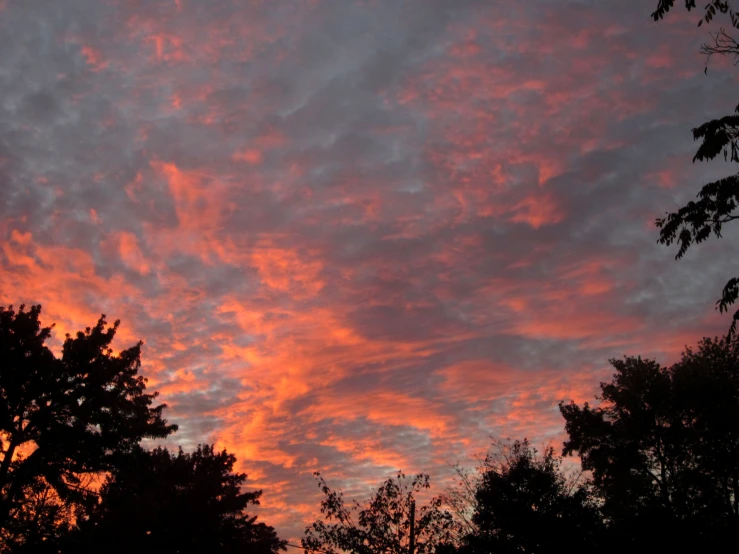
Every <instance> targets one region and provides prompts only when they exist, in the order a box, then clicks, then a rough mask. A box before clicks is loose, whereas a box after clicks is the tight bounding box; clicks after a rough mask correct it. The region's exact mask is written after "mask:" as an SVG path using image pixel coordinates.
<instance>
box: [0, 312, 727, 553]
mask: <svg viewBox="0 0 739 554" xmlns="http://www.w3.org/2000/svg"><path fill="white" fill-rule="evenodd" d="M40 315H41V307H40V306H33V307H31V308H30V309H29V310H26V309H25V307H24V306H21V307H20V308H19V309H18V310H17V311H16V310H14V309H13V307H12V306H11V307H7V308H6V307H0V360H2V367H1V368H0V552H13V553H16V552H18V553H26V552H29V553H30V552H32V553H36V552H38V553H52V552H53V553H60V554H64V553H77V552H79V553H85V552H90V553H92V552H100V551H104V552H111V553H124V552H139V553H149V552H151V553H154V552H156V553H159V554H163V553H173V554H174V553H179V554H184V553H193V554H194V553H205V552H216V553H231V552H233V553H236V552H254V553H259V554H276V553H277V552H278V551H280V550H285V549H286V547H287V546H288V544H287V543H286V541H285V540H282V539H280V538H279V537H278V536H277V534H276V532H275V530H274V528H273V527H271V526H270V525H268V524H267V523H265V522H262V521H259V520H258V519H257V518H256V517H255V516H254V515H250V514H249V513H248V507H249V506H250V505H256V504H258V503H259V498H260V496H261V494H262V491H247V492H245V491H243V490H242V485H243V483H244V482H245V480H246V475H245V474H243V473H235V472H234V465H235V462H236V458H235V456H234V455H233V454H230V453H228V452H226V451H225V450H222V451H218V450H216V449H215V448H214V447H213V446H212V445H208V444H203V445H200V446H198V447H197V449H195V450H194V451H193V452H184V451H183V450H182V449H179V450H177V451H175V452H173V451H170V450H168V449H166V448H161V447H158V448H154V449H150V450H147V449H146V448H144V447H143V446H142V445H141V441H142V440H143V439H146V438H149V439H162V438H166V437H168V436H170V435H172V434H173V433H175V432H176V430H177V426H176V425H173V424H170V423H168V422H167V420H166V419H164V417H163V415H164V409H165V408H166V405H165V404H156V403H155V400H156V398H157V395H158V393H156V392H147V389H146V379H145V378H144V377H143V376H141V375H139V373H138V371H139V369H140V366H141V359H140V347H141V343H139V344H136V345H134V346H133V347H131V348H128V349H126V350H123V351H122V352H120V353H119V354H117V355H115V354H114V353H113V351H112V350H111V348H110V344H111V341H112V340H113V338H114V336H115V333H116V330H117V328H118V325H119V322H118V321H116V322H115V323H114V324H113V325H108V324H107V322H106V320H105V317H104V316H103V317H101V318H100V320H99V321H98V322H97V324H96V325H95V326H93V327H88V328H87V329H85V330H84V331H80V332H78V333H77V334H76V335H75V336H70V335H67V336H66V339H65V341H64V344H63V346H62V352H61V356H60V357H56V356H55V355H54V353H53V352H51V350H49V348H48V347H47V346H46V344H45V341H46V340H47V339H48V338H49V337H50V335H51V328H50V327H43V326H42V325H41V321H40ZM610 363H611V366H612V367H613V370H614V373H613V376H612V379H611V380H610V381H607V382H604V383H601V386H600V393H599V395H598V396H597V397H596V398H597V401H598V404H597V405H594V406H591V405H590V404H589V403H585V404H583V405H579V404H576V403H574V402H562V403H560V405H559V409H560V412H561V414H562V416H563V420H564V431H565V433H566V435H567V440H566V441H565V442H564V444H563V449H562V454H561V455H560V454H558V453H557V452H556V451H555V449H554V448H553V447H547V448H545V449H544V450H543V451H542V452H539V451H537V450H536V448H534V447H533V446H532V445H531V444H530V443H529V441H528V440H527V439H526V438H525V437H524V438H521V439H520V440H515V441H512V442H510V441H509V442H496V443H494V444H493V445H492V448H491V450H490V451H489V453H488V455H487V456H486V458H485V459H484V460H483V461H482V463H481V464H480V466H479V467H478V468H476V469H474V470H468V469H465V468H457V476H458V479H457V484H456V486H453V487H450V488H448V489H447V490H445V491H443V492H442V493H441V494H438V495H437V496H434V497H433V498H431V499H430V500H427V501H425V502H422V500H421V499H423V498H428V496H429V495H428V493H427V491H428V489H430V486H431V484H430V478H429V476H428V475H425V474H423V473H421V474H417V475H411V476H406V475H405V474H404V473H402V472H400V471H399V472H398V473H397V475H395V476H394V477H392V478H388V479H387V480H386V481H385V482H383V483H381V484H380V486H379V487H378V488H377V489H376V490H375V491H373V492H372V494H371V496H370V498H369V499H367V500H366V501H365V502H363V503H359V502H356V501H351V502H350V501H346V500H345V499H344V496H343V493H342V491H341V490H336V489H332V488H330V487H329V485H328V484H327V482H326V481H325V480H324V478H323V476H322V475H320V474H315V477H316V479H317V482H318V486H319V488H320V489H321V491H322V493H323V495H324V499H323V501H322V502H321V504H320V512H321V519H319V520H317V521H315V522H314V523H312V524H311V525H309V526H308V527H307V528H306V530H305V534H304V536H303V538H302V545H301V547H302V548H303V549H305V550H306V551H308V552H316V553H323V554H339V553H340V552H351V553H355V554H434V553H437V552H438V553H439V554H484V553H495V552H501V553H508V552H510V553H514V552H516V553H518V552H521V553H523V552H551V551H556V550H559V549H561V548H597V549H598V550H600V551H604V552H621V551H623V550H624V549H629V550H632V551H636V552H647V551H655V550H672V551H677V552H683V551H688V549H689V550H691V551H695V550H698V551H709V550H714V549H718V548H719V547H720V546H721V545H723V544H730V543H731V540H732V539H736V537H737V532H738V531H739V338H738V337H737V336H736V335H732V336H727V337H722V338H713V339H711V338H704V339H703V340H701V341H700V342H699V343H698V346H697V348H696V349H692V348H689V347H686V349H685V351H684V352H683V354H682V357H681V358H680V360H679V361H677V362H676V363H674V364H673V365H671V366H669V367H664V366H661V365H660V364H658V363H657V362H656V361H653V360H648V359H642V358H641V357H638V356H636V357H632V356H627V357H625V358H623V359H613V360H610ZM593 392H594V393H595V392H596V391H593ZM565 456H576V457H577V458H579V460H580V464H581V468H582V469H581V471H579V472H575V471H573V470H571V469H570V470H565V469H564V468H563V457H565ZM289 546H298V545H289Z"/></svg>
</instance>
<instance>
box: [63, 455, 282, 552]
mask: <svg viewBox="0 0 739 554" xmlns="http://www.w3.org/2000/svg"><path fill="white" fill-rule="evenodd" d="M235 462H236V457H235V456H234V455H233V454H229V453H227V452H226V451H225V450H223V451H221V452H218V451H216V450H215V449H214V448H213V447H212V446H208V445H203V446H198V448H197V450H195V451H194V452H192V453H185V452H183V451H182V449H180V450H179V452H177V454H173V453H171V452H169V451H168V450H167V449H165V448H157V449H155V450H152V451H147V450H144V449H137V450H136V451H135V452H134V453H133V454H132V455H130V456H128V457H127V458H126V459H125V460H124V461H121V463H119V466H118V467H117V468H115V470H114V471H113V472H112V474H111V475H110V477H109V478H108V479H107V480H106V482H105V484H104V485H103V487H102V489H101V495H100V497H101V498H100V503H99V505H94V506H89V507H88V508H87V509H86V511H85V513H84V514H83V515H82V516H81V522H80V525H79V527H80V530H79V532H78V533H77V534H76V535H75V537H74V540H73V541H72V543H71V547H70V548H69V551H70V552H97V551H98V549H99V548H100V545H101V544H106V545H107V546H106V549H105V551H106V552H110V553H121V554H123V553H129V552H137V553H141V554H144V553H147V554H148V553H157V554H166V553H172V554H175V553H177V554H200V553H214V554H232V553H233V554H236V553H239V554H240V553H243V552H249V553H252V554H275V553H276V552H277V551H279V550H284V548H285V546H284V541H281V540H280V539H279V538H278V537H277V535H276V533H275V531H274V529H273V528H272V527H270V526H267V525H265V524H264V523H261V522H257V518H256V516H251V515H249V514H248V513H247V511H246V509H247V507H248V506H249V505H256V504H259V497H260V496H261V494H262V492H261V491H252V492H242V491H241V486H242V485H243V483H244V481H245V480H246V474H244V473H234V472H233V466H234V464H235Z"/></svg>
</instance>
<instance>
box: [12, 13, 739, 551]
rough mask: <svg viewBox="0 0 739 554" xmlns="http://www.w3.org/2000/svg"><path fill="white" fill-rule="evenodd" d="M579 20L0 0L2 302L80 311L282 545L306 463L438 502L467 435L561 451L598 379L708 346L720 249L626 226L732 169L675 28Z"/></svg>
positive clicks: (720, 71) (688, 34)
mask: <svg viewBox="0 0 739 554" xmlns="http://www.w3.org/2000/svg"><path fill="white" fill-rule="evenodd" d="M655 3H656V2H637V1H636V0H629V1H620V2H613V1H606V0H601V1H595V0H580V1H575V0H572V1H566V0H558V1H555V0H549V1H546V0H530V1H526V2H516V1H513V0H505V1H504V0H485V1H483V0H406V1H401V0H361V1H360V0H290V1H289V0H271V1H257V0H249V1H247V0H146V1H144V0H106V1H100V0H65V1H64V2H57V1H52V0H43V1H42V0H28V1H23V2H21V1H15V0H5V1H4V2H0V91H2V93H1V94H0V304H2V305H8V304H14V305H15V306H18V305H19V304H21V303H26V304H39V303H40V304H42V306H43V312H42V316H43V321H44V323H47V324H51V323H55V324H56V327H55V336H56V340H57V343H58V340H59V339H60V338H61V337H63V336H64V333H66V332H75V331H77V330H79V329H82V328H84V327H86V326H89V325H92V324H94V323H95V322H96V321H97V318H98V317H99V316H100V314H103V313H104V314H106V315H107V317H108V320H109V321H113V320H115V319H120V320H122V324H121V327H120V330H119V333H118V336H117V338H116V345H117V347H119V348H125V347H127V346H131V345H132V344H134V343H135V342H136V341H138V340H139V339H141V340H143V341H144V347H143V366H142V369H141V372H142V374H143V375H145V376H146V377H148V378H149V387H150V389H153V390H158V391H160V393H161V397H160V398H161V400H163V401H164V402H166V403H167V404H168V405H169V408H168V410H167V411H166V413H167V417H168V419H169V420H170V421H172V422H175V423H177V424H179V425H180V431H179V432H178V433H177V434H176V435H175V436H173V437H172V438H171V440H170V441H169V443H168V444H170V445H175V444H181V445H183V446H184V447H186V448H192V447H193V446H194V445H196V444H198V443H204V442H209V443H215V444H216V445H217V446H218V447H224V448H226V449H228V450H229V451H230V452H233V453H234V454H236V456H237V457H238V459H239V464H238V467H239V469H240V470H243V471H245V472H247V473H248V474H249V481H248V486H249V487H250V488H262V489H263V490H264V496H263V502H262V506H261V508H260V512H259V513H260V517H261V518H263V519H264V521H266V522H267V523H269V524H271V525H274V526H275V527H276V528H277V530H278V532H279V533H280V534H281V535H282V536H284V537H286V538H297V537H299V536H300V535H301V534H302V529H303V527H304V526H305V525H306V524H307V523H309V522H311V521H312V520H313V519H314V518H316V517H317V516H318V503H319V501H320V493H319V491H318V488H317V487H316V485H315V481H314V479H313V477H312V472H314V471H321V472H322V474H323V475H324V476H325V478H326V479H327V481H328V482H329V484H330V485H332V486H336V487H343V488H345V489H346V490H347V491H349V492H350V493H352V494H355V495H356V496H357V498H362V497H364V496H366V491H367V487H368V486H369V485H370V484H374V483H377V482H379V481H380V480H381V479H382V478H384V477H386V476H388V475H390V474H392V473H393V472H394V471H395V470H397V469H402V470H404V471H406V472H407V473H415V472H419V471H426V472H428V473H429V474H430V475H431V476H432V484H435V485H436V488H435V489H434V490H435V491H437V492H441V490H442V489H441V488H439V487H441V486H442V485H443V483H445V482H448V479H449V477H450V475H451V469H450V467H449V464H453V463H455V462H461V463H463V464H468V465H474V456H475V455H478V454H480V453H484V451H485V449H486V448H487V446H488V445H489V444H490V440H491V437H496V438H506V437H510V438H514V439H515V438H523V437H528V438H529V439H531V440H532V442H534V443H535V444H537V445H542V444H547V443H551V444H552V445H554V446H557V447H558V446H559V445H561V440H562V426H563V425H562V423H563V422H562V420H561V417H560V416H559V412H558V409H557V404H558V402H559V401H562V400H564V401H569V400H570V399H574V400H576V401H578V402H582V401H587V400H593V397H594V396H595V394H596V393H597V385H598V383H599V382H600V381H601V380H604V379H606V378H608V377H609V375H610V374H611V371H610V370H609V364H608V360H609V359H610V358H614V357H615V358H618V357H621V356H623V355H637V354H639V355H642V356H645V357H652V358H656V359H657V360H658V361H660V362H662V363H669V362H671V361H673V360H675V359H676V356H678V355H679V352H680V351H681V349H682V347H683V345H686V344H695V343H696V342H697V340H698V339H700V337H702V336H704V335H714V334H718V333H721V332H723V331H725V330H726V328H727V327H728V324H729V321H728V319H727V317H726V316H721V315H719V314H718V313H717V312H716V311H715V310H714V309H713V307H714V302H715V300H716V299H717V298H718V296H719V294H720V290H721V287H722V286H723V284H724V283H725V282H726V280H728V279H729V278H730V277H732V276H733V273H732V267H731V265H732V264H731V263H730V261H729V260H730V259H731V258H732V257H736V255H737V248H736V246H735V245H736V244H737V241H736V240H732V237H733V238H737V237H736V236H734V234H733V232H731V231H730V230H729V229H727V231H728V232H727V233H726V234H725V238H724V239H723V240H721V241H715V240H711V241H709V242H707V243H705V244H702V245H701V246H700V247H698V248H694V249H691V251H690V252H689V253H688V255H687V256H686V257H685V259H682V260H680V261H675V259H674V255H675V253H676V249H675V248H668V247H665V246H662V245H659V244H658V243H657V237H658V234H657V230H656V229H655V227H654V219H655V218H656V217H659V216H661V215H663V214H664V213H665V212H666V211H668V210H670V211H671V210H674V209H676V208H677V207H678V206H679V205H682V203H684V202H685V201H687V200H689V199H690V198H692V197H693V196H694V195H695V193H696V192H697V190H698V188H699V186H700V185H702V184H704V183H705V182H708V180H710V179H711V178H712V177H719V176H723V175H725V174H728V173H729V172H730V171H731V170H733V169H734V168H729V167H726V164H724V163H723V162H714V163H712V164H699V163H698V164H693V163H692V156H693V153H694V151H695V149H696V147H697V143H694V142H693V141H692V137H691V134H690V129H691V128H692V127H694V126H696V125H699V124H701V123H703V122H704V121H706V120H707V119H709V118H712V117H717V116H722V115H725V114H727V113H729V112H731V111H732V110H733V108H734V105H735V102H736V99H735V98H734V91H735V87H736V84H737V83H736V72H734V71H732V70H731V66H730V65H728V64H727V63H724V64H723V65H722V63H721V61H720V60H716V61H715V62H712V63H711V66H710V68H709V70H708V73H707V75H704V72H703V69H704V60H703V58H702V57H701V56H700V54H699V52H698V49H699V45H700V43H701V41H703V40H706V38H707V31H706V30H705V27H702V28H701V29H697V28H696V23H697V19H698V14H696V13H693V14H686V13H682V11H680V12H675V13H674V14H671V15H670V17H669V18H668V19H667V20H666V21H664V22H661V23H659V24H656V23H654V22H653V21H652V20H651V19H650V18H649V13H650V11H651V10H652V9H653V6H652V4H655Z"/></svg>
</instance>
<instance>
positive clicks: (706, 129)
mask: <svg viewBox="0 0 739 554" xmlns="http://www.w3.org/2000/svg"><path fill="white" fill-rule="evenodd" d="M674 4H675V1H674V0H659V2H658V3H657V9H656V10H655V11H654V12H653V13H652V17H653V19H654V20H655V21H658V20H660V19H662V18H663V17H664V16H665V15H666V14H667V13H668V12H669V11H670V9H671V8H673V7H674ZM685 7H686V8H687V9H688V10H691V9H693V8H695V7H696V2H695V0H685ZM717 14H726V15H728V16H729V18H730V20H731V23H732V26H733V27H735V28H739V12H737V11H735V10H734V8H733V5H732V2H731V1H729V0H711V1H710V2H708V3H707V4H706V6H705V11H704V15H703V17H702V18H701V19H700V21H699V22H698V25H699V26H700V25H701V24H702V23H703V22H706V23H709V22H710V21H711V20H712V19H713V17H714V16H716V15H717ZM711 38H712V39H713V44H704V45H703V46H702V48H701V50H702V52H703V53H704V54H706V56H707V58H706V60H707V62H708V60H710V58H711V56H713V55H714V54H718V55H730V56H734V59H735V62H736V63H739V43H737V41H736V40H735V39H734V38H733V37H731V36H730V35H729V34H727V33H726V32H725V31H724V29H721V30H720V31H719V32H717V33H715V34H712V35H711ZM707 70H708V65H706V71H707ZM735 113H737V114H739V106H737V108H736V110H735ZM738 137H739V115H728V116H726V117H722V118H720V119H714V120H711V121H709V122H707V123H704V124H703V125H701V126H699V127H696V128H695V129H693V138H694V139H695V140H700V141H701V145H700V147H699V148H698V151H697V152H696V154H695V156H694V157H693V162H695V161H709V160H713V159H714V158H716V157H717V156H719V155H721V154H723V157H724V160H725V161H731V162H734V163H736V162H737V161H739V150H738V148H737V138H738ZM738 201H739V174H735V175H731V176H729V177H725V178H723V179H719V180H718V181H714V182H712V183H708V184H706V185H704V186H703V188H702V189H701V190H700V192H699V193H698V200H697V201H691V202H688V203H687V204H686V205H685V206H683V207H682V208H680V209H678V210H677V211H675V212H671V213H667V215H666V217H664V218H658V219H657V221H656V224H657V227H658V228H659V229H660V233H659V242H660V243H662V244H666V245H671V244H673V243H677V244H678V246H679V248H678V252H677V255H676V258H677V259H680V258H682V257H683V256H684V255H685V253H686V252H687V251H688V248H689V247H690V246H691V245H693V244H698V243H701V242H703V241H705V240H706V239H708V238H709V237H710V236H711V235H715V236H716V237H721V231H722V228H723V225H724V224H725V223H728V222H730V221H733V220H735V219H737V218H739V215H738V214H737V213H736V208H737V202H738ZM737 299H739V278H737V277H734V278H732V279H730V280H729V281H728V282H727V283H726V285H724V288H723V291H722V294H721V298H719V300H718V301H717V302H716V308H717V309H718V310H719V311H720V312H721V313H723V312H726V311H728V310H729V306H731V305H732V304H734V303H735V302H736V301H737ZM737 321H739V310H737V311H736V312H735V313H734V317H733V319H732V323H731V327H730V329H729V334H733V333H735V332H736V326H737Z"/></svg>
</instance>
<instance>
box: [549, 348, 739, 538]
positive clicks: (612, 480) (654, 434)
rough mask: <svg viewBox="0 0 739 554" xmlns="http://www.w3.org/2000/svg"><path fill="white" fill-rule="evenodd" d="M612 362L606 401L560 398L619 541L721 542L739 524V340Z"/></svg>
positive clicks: (573, 446)
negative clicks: (668, 359)
mask: <svg viewBox="0 0 739 554" xmlns="http://www.w3.org/2000/svg"><path fill="white" fill-rule="evenodd" d="M611 363H612V365H613V366H614V368H615V369H616V373H615V374H614V376H613V379H612V381H611V382H609V383H602V384H601V397H600V401H601V404H600V405H599V406H598V407H596V408H593V407H591V406H589V405H588V404H587V403H586V404H585V405H584V406H582V407H580V406H578V405H577V404H574V403H570V404H561V405H560V410H561V412H562V415H563V416H564V418H565V429H566V431H567V433H568V435H569V440H568V441H567V442H565V445H564V453H565V454H573V453H577V454H578V455H579V456H580V458H581V461H582V467H583V469H584V470H587V471H590V472H592V476H593V485H594V488H595V491H596V492H597V494H598V495H599V496H600V497H601V499H602V501H603V507H602V512H603V515H604V517H605V518H606V522H607V523H608V524H609V529H610V532H609V535H610V537H611V540H610V544H611V546H614V548H615V547H618V548H635V547H641V548H652V547H654V548H657V547H659V548H665V549H669V548H679V549H682V548H687V547H688V546H689V545H690V546H691V547H694V548H699V549H706V548H709V547H710V548H714V547H715V548H717V547H718V545H719V544H721V542H722V540H726V539H727V537H728V536H729V535H730V534H731V533H734V534H735V533H736V529H739V504H738V500H739V496H738V495H737V493H739V342H737V340H736V339H731V340H729V339H715V340H712V339H704V340H703V341H702V342H701V343H700V345H699V348H698V351H697V352H694V351H693V350H691V349H689V348H688V349H686V351H685V352H684V354H683V356H682V359H681V360H680V362H678V363H676V364H675V365H673V366H672V367H669V368H665V367H662V366H660V365H659V364H657V363H656V362H654V361H650V360H642V359H641V358H625V359H624V360H612V361H611ZM649 541H653V542H649Z"/></svg>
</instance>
